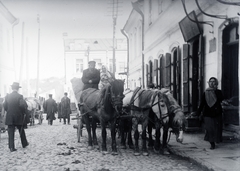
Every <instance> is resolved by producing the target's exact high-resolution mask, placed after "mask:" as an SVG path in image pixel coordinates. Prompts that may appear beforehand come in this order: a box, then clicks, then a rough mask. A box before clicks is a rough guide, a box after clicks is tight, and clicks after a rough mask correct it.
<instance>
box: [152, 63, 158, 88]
mask: <svg viewBox="0 0 240 171" xmlns="http://www.w3.org/2000/svg"><path fill="white" fill-rule="evenodd" d="M153 72H154V77H155V79H156V80H155V81H156V82H155V83H156V86H157V87H158V60H157V59H154V67H153Z"/></svg>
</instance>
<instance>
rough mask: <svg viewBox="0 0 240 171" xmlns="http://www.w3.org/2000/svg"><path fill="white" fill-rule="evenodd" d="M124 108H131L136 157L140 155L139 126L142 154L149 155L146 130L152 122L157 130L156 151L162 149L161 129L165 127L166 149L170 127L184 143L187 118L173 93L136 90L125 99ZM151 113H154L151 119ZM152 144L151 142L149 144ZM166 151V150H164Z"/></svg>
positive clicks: (164, 144)
mask: <svg viewBox="0 0 240 171" xmlns="http://www.w3.org/2000/svg"><path fill="white" fill-rule="evenodd" d="M123 103H124V104H123V105H124V106H127V105H128V106H130V108H131V112H130V113H131V116H132V118H133V119H132V123H133V126H132V128H133V132H134V139H135V144H134V145H135V146H134V155H140V151H139V144H138V139H139V131H138V124H141V125H142V152H143V155H148V150H147V147H146V140H147V137H146V128H147V127H148V126H150V125H149V122H152V123H153V124H154V126H155V129H156V138H155V141H154V148H155V150H159V149H160V136H161V132H160V129H161V128H162V127H163V145H162V148H163V149H165V147H166V142H167V137H168V130H169V128H170V127H172V128H174V131H175V133H176V136H177V141H178V142H181V141H182V129H183V126H184V123H185V117H184V115H183V112H182V110H181V108H180V106H179V105H178V104H177V102H176V100H175V99H174V98H173V97H172V95H171V93H169V94H168V93H167V92H166V91H165V90H162V91H160V90H145V89H141V88H139V87H138V88H136V89H135V90H134V91H133V92H132V93H129V94H127V95H126V96H125V98H124V99H123ZM150 111H152V112H153V113H154V115H153V117H152V118H150V115H149V113H150ZM149 138H150V141H151V135H149ZM149 143H150V142H149ZM163 151H164V150H163Z"/></svg>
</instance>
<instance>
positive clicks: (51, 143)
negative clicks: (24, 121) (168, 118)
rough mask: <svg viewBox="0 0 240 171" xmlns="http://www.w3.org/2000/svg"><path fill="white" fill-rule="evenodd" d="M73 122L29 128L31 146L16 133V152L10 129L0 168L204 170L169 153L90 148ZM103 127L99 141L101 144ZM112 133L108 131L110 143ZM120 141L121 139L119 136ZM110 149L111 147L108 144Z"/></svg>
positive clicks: (3, 137)
mask: <svg viewBox="0 0 240 171" xmlns="http://www.w3.org/2000/svg"><path fill="white" fill-rule="evenodd" d="M74 124H76V120H71V125H63V122H61V123H60V122H59V120H55V121H54V123H53V125H52V126H50V125H48V124H47V121H46V120H44V121H43V124H42V125H35V126H29V127H28V129H26V135H27V139H28V141H29V143H30V145H29V146H28V147H27V148H25V149H23V148H22V146H21V142H20V138H19V133H18V132H17V131H16V132H15V147H16V149H17V151H16V152H12V153H11V152H10V151H9V149H8V136H7V132H5V133H2V134H1V141H0V149H1V151H0V161H1V162H0V170H1V171H13V170H15V171H30V170H31V171H34V170H36V171H40V170H49V171H66V170H68V171H74V170H75V171H77V170H78V171H124V170H131V171H135V170H136V171H138V170H148V171H156V170H164V171H166V170H169V171H170V170H171V171H172V170H178V171H185V170H201V168H198V166H196V165H194V164H192V163H190V162H188V161H184V160H182V159H179V158H177V157H176V156H173V155H169V156H163V155H159V154H155V153H153V152H150V155H149V156H137V157H136V156H134V155H133V151H132V150H130V149H119V155H117V156H113V155H111V153H109V154H106V155H103V154H102V153H101V152H100V151H99V149H97V148H96V149H94V150H87V132H86V130H83V137H81V142H80V143H78V142H77V138H76V132H77V131H76V129H74V128H73V125H74ZM99 133H100V130H99V128H98V135H99V136H98V137H99V138H98V141H99V145H100V143H101V142H100V141H101V138H100V134H99ZM109 135H110V132H108V142H110V138H109ZM173 138H174V137H173ZM118 142H119V139H118ZM108 149H109V150H110V149H111V148H110V146H109V143H108Z"/></svg>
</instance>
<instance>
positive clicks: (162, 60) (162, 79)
mask: <svg viewBox="0 0 240 171" xmlns="http://www.w3.org/2000/svg"><path fill="white" fill-rule="evenodd" d="M164 69H165V57H164V56H162V57H161V58H160V87H159V88H160V89H161V88H163V87H165V86H164V85H165V70H164Z"/></svg>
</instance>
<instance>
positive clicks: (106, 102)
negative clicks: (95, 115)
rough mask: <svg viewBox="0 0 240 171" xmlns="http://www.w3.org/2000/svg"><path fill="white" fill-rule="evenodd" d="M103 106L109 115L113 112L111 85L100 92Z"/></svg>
mask: <svg viewBox="0 0 240 171" xmlns="http://www.w3.org/2000/svg"><path fill="white" fill-rule="evenodd" d="M100 98H101V99H102V101H101V104H100V105H101V106H103V107H104V109H105V111H106V112H107V113H110V112H112V110H113V108H112V105H111V85H106V86H105V87H104V88H102V89H101V90H100Z"/></svg>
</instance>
